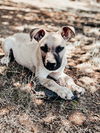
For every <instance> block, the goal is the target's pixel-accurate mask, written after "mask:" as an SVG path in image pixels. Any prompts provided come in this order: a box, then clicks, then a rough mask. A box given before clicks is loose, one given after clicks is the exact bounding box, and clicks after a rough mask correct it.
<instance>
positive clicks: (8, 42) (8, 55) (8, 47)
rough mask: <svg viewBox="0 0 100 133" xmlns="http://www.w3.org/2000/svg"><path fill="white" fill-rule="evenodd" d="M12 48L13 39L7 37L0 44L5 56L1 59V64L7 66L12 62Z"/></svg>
mask: <svg viewBox="0 0 100 133" xmlns="http://www.w3.org/2000/svg"><path fill="white" fill-rule="evenodd" d="M12 46H13V38H12V37H8V38H7V39H5V40H4V41H3V43H2V48H3V51H4V53H5V56H4V57H3V58H2V59H1V61H0V62H1V64H5V65H7V66H8V64H9V62H10V61H12V58H14V57H13V51H12Z"/></svg>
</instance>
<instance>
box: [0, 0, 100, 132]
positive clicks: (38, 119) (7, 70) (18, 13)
mask: <svg viewBox="0 0 100 133" xmlns="http://www.w3.org/2000/svg"><path fill="white" fill-rule="evenodd" d="M73 1H75V0H73ZM81 1H82V0H81ZM87 1H89V0H87ZM97 4H99V3H96V5H97ZM97 7H98V5H97ZM95 8H96V7H95ZM97 9H98V8H97ZM64 25H72V26H74V27H75V30H76V37H75V39H73V40H72V41H71V44H73V46H74V47H73V49H72V50H71V52H70V55H68V66H66V69H65V73H67V74H68V75H70V76H71V77H73V79H74V80H75V82H76V83H77V84H78V85H80V86H82V87H84V88H85V89H86V92H85V94H84V96H82V97H80V99H79V100H74V101H64V100H62V99H60V98H59V97H58V96H57V95H56V94H55V93H53V92H51V91H49V90H47V89H45V88H43V87H42V86H40V85H39V82H38V81H37V79H36V78H35V77H34V75H33V74H32V73H31V72H30V71H29V70H27V69H26V68H23V67H22V66H20V65H18V64H17V63H16V62H15V61H14V62H12V63H11V64H9V66H8V67H6V66H4V65H1V64H0V133H100V12H99V11H98V10H97V11H94V10H92V9H91V10H89V11H86V10H83V9H82V10H80V9H77V10H76V9H72V8H67V9H66V11H65V10H56V9H53V8H49V9H47V8H38V7H35V6H32V5H28V4H23V3H15V2H11V1H9V0H1V1H0V43H1V42H2V40H3V39H4V38H5V37H7V36H9V35H12V34H14V33H16V32H27V33H29V31H30V29H32V28H33V27H37V26H39V27H40V26H42V27H45V28H47V29H50V30H56V29H57V28H60V27H61V26H64ZM3 55H4V53H3V51H2V49H1V45H0V58H2V57H3Z"/></svg>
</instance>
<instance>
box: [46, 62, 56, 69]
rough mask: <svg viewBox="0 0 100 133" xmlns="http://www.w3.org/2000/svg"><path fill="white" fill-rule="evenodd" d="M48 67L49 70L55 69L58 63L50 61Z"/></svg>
mask: <svg viewBox="0 0 100 133" xmlns="http://www.w3.org/2000/svg"><path fill="white" fill-rule="evenodd" d="M47 68H48V69H49V70H54V69H55V68H56V63H51V62H48V63H47Z"/></svg>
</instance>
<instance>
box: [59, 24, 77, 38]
mask: <svg viewBox="0 0 100 133" xmlns="http://www.w3.org/2000/svg"><path fill="white" fill-rule="evenodd" d="M61 36H62V37H63V38H64V40H69V39H71V38H73V37H74V36H75V29H74V27H71V26H64V27H62V29H61Z"/></svg>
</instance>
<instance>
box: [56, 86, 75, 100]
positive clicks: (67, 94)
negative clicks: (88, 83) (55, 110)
mask: <svg viewBox="0 0 100 133" xmlns="http://www.w3.org/2000/svg"><path fill="white" fill-rule="evenodd" d="M57 94H58V95H59V96H60V97H61V98H62V99H65V100H73V99H75V98H76V96H75V95H74V94H73V93H72V91H71V90H69V89H68V88H66V87H62V88H61V89H59V91H58V93H57Z"/></svg>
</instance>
